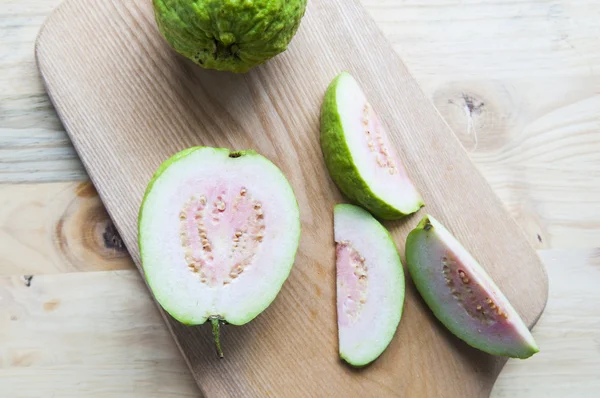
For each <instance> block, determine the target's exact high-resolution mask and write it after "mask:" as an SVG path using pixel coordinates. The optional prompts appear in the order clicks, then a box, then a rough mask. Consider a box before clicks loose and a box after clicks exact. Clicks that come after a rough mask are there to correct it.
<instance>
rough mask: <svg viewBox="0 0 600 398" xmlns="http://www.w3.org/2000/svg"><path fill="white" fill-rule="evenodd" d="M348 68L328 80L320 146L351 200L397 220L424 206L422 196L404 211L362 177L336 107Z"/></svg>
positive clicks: (330, 169)
mask: <svg viewBox="0 0 600 398" xmlns="http://www.w3.org/2000/svg"><path fill="white" fill-rule="evenodd" d="M346 73H347V72H343V73H341V74H339V75H338V76H337V77H336V78H335V79H333V81H332V82H331V83H330V84H329V87H328V88H327V91H326V92H325V98H324V99H323V105H322V106H321V149H322V151H323V155H324V158H325V164H326V166H327V169H328V170H329V175H330V176H331V179H332V180H333V181H334V182H335V183H336V185H337V186H338V187H339V189H340V190H341V191H342V192H343V193H344V195H346V196H347V197H348V198H349V199H350V200H351V201H353V202H354V203H356V204H359V205H361V206H362V207H364V208H365V209H367V210H369V212H371V213H372V214H373V215H374V216H375V217H378V218H380V219H383V220H397V219H399V218H402V217H404V216H406V215H408V214H411V213H414V212H416V211H417V210H419V209H420V208H421V207H422V206H424V204H425V203H424V202H423V201H422V200H421V201H419V202H416V203H414V206H413V208H411V209H408V210H405V212H402V211H400V210H398V209H396V208H395V207H393V206H390V205H389V204H388V203H386V202H385V201H384V200H382V199H381V198H379V197H378V196H377V195H376V194H375V193H374V192H373V191H372V190H371V188H370V187H369V185H368V184H367V182H366V181H365V180H364V179H363V178H362V177H361V175H360V171H359V170H358V168H357V167H356V166H355V164H354V162H353V160H352V154H351V152H350V148H348V145H347V144H346V139H345V138H344V128H343V126H342V119H341V116H340V114H339V112H338V110H337V93H336V89H337V85H338V82H339V81H340V79H341V78H342V77H343V76H344V74H346Z"/></svg>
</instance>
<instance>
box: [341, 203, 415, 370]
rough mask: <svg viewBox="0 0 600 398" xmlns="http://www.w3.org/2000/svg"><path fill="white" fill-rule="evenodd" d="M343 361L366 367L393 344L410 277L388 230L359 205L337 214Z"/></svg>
mask: <svg viewBox="0 0 600 398" xmlns="http://www.w3.org/2000/svg"><path fill="white" fill-rule="evenodd" d="M334 230H335V241H336V273H337V315H338V334H339V351H340V356H341V357H342V358H343V359H344V360H345V361H346V362H348V363H350V364H351V365H354V366H364V365H366V364H368V363H370V362H372V361H374V360H375V359H376V358H377V357H378V356H379V355H381V354H382V353H383V351H384V350H385V348H386V347H387V346H388V344H389V343H390V341H391V340H392V338H393V336H394V333H395V331H396V328H397V327H398V323H399V322H400V318H401V316H402V306H403V303H404V272H403V269H402V264H401V262H400V257H399V256H398V251H397V250H396V247H395V245H394V242H393V241H392V239H391V237H390V234H389V233H388V231H387V230H386V229H385V228H384V227H383V226H382V225H381V224H380V223H379V222H378V221H377V220H375V219H374V218H373V216H371V215H370V214H369V213H368V212H366V211H365V210H363V209H361V208H359V207H357V206H353V205H337V206H335V209H334Z"/></svg>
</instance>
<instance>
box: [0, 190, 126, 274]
mask: <svg viewBox="0 0 600 398" xmlns="http://www.w3.org/2000/svg"><path fill="white" fill-rule="evenodd" d="M0 258H1V259H2V260H1V261H0V275H14V274H21V275H24V274H32V275H33V274H35V275H39V274H49V273H56V272H73V271H84V270H86V271H94V270H95V271H99V270H115V269H124V268H133V262H132V261H131V258H130V257H129V255H128V253H127V249H126V248H125V244H124V243H123V240H122V239H121V237H120V236H119V234H118V232H117V230H116V228H115V226H114V224H113V223H112V221H111V220H110V218H109V217H108V213H107V212H106V210H105V209H104V206H103V205H102V202H101V201H100V198H99V197H98V193H97V192H96V190H95V188H94V186H93V185H92V184H91V183H90V182H89V181H88V182H82V183H52V184H21V185H11V184H6V185H0Z"/></svg>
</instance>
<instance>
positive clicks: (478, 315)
mask: <svg viewBox="0 0 600 398" xmlns="http://www.w3.org/2000/svg"><path fill="white" fill-rule="evenodd" d="M406 262H407V265H408V270H409V272H410V275H411V277H412V279H413V281H414V283H415V286H416V287H417V290H418V291H419V293H420V294H421V296H422V297H423V299H424V301H425V303H427V305H428V306H429V308H430V309H431V310H432V311H433V313H434V315H435V316H436V317H437V318H438V319H439V320H440V322H442V323H443V324H444V325H445V326H446V327H447V328H448V329H449V330H450V332H452V333H453V334H454V335H456V336H457V337H458V338H460V339H461V340H463V341H465V342H466V343H467V344H469V345H471V346H473V347H475V348H477V349H480V350H482V351H484V352H487V353H489V354H492V355H501V356H507V357H513V358H523V359H524V358H528V357H530V356H532V355H533V354H535V353H536V352H539V348H538V346H537V344H536V343H535V341H534V339H533V336H532V335H531V333H530V331H529V329H528V328H527V326H526V325H525V323H524V322H523V320H522V319H521V317H520V316H519V314H518V313H517V312H516V311H515V309H514V308H513V307H512V305H511V304H510V302H509V301H508V299H507V298H506V297H505V296H504V295H503V294H502V292H501V291H500V289H499V288H498V286H496V284H495V283H494V281H493V280H492V279H491V278H490V276H489V275H488V274H487V273H486V272H485V270H484V269H483V268H482V267H481V266H480V265H479V263H478V262H477V261H476V260H475V259H474V258H473V256H472V255H471V254H470V253H469V252H468V251H467V250H466V249H465V248H464V247H463V246H462V245H461V244H460V242H459V241H458V240H457V239H456V238H455V237H454V236H452V234H451V233H450V232H449V231H448V230H447V229H446V228H445V227H444V226H443V225H442V224H441V223H440V222H439V221H437V220H436V219H435V218H433V217H432V216H430V215H426V216H425V217H424V218H423V219H422V220H421V222H420V223H419V225H418V226H417V227H416V228H415V229H414V230H413V231H411V232H410V234H409V235H408V237H407V239H406Z"/></svg>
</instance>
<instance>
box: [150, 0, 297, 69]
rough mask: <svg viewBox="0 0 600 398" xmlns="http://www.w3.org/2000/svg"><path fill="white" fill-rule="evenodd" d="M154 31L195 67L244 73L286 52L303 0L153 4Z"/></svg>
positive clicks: (175, 0)
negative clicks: (195, 64)
mask: <svg viewBox="0 0 600 398" xmlns="http://www.w3.org/2000/svg"><path fill="white" fill-rule="evenodd" d="M153 4H154V15H155V19H156V22H157V25H158V29H159V30H160V32H161V34H162V35H163V36H164V37H165V39H166V40H167V41H168V42H169V43H170V45H171V46H172V47H173V48H174V49H175V51H177V52H178V53H180V54H182V55H183V56H185V57H187V58H189V59H191V60H193V61H194V62H196V63H197V64H198V65H200V66H202V67H204V68H208V69H217V70H222V71H230V72H236V73H244V72H247V71H248V70H250V69H251V68H253V67H255V66H257V65H260V64H262V63H264V62H266V61H267V60H269V59H270V58H272V57H274V56H275V55H277V54H279V53H281V52H283V51H285V50H286V49H287V46H288V44H289V42H290V41H291V40H292V38H293V36H294V35H295V34H296V30H297V29H298V26H299V25H300V21H301V19H302V17H303V15H304V11H305V9H306V0H198V1H194V0H153Z"/></svg>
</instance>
